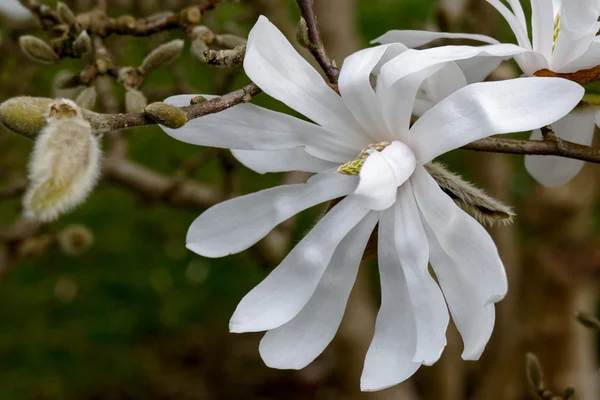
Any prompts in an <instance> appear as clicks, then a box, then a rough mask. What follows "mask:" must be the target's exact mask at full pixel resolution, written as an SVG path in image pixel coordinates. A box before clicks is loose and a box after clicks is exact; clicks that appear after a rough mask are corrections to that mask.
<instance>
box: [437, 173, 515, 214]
mask: <svg viewBox="0 0 600 400" xmlns="http://www.w3.org/2000/svg"><path fill="white" fill-rule="evenodd" d="M425 168H426V169H427V172H429V174H430V175H431V176H432V177H433V179H435V181H436V182H437V184H438V185H439V186H440V188H441V189H442V190H443V191H444V192H445V193H446V194H447V195H448V196H450V197H451V198H452V200H454V202H455V203H456V204H457V205H458V206H459V207H461V208H462V209H463V210H465V211H466V212H468V213H469V214H471V216H473V217H475V219H477V220H478V221H479V222H481V223H482V224H489V225H492V224H494V223H497V222H503V223H505V224H509V223H511V222H512V220H513V217H514V216H515V213H514V212H513V210H512V209H511V208H510V207H509V206H507V205H505V204H503V203H502V202H501V201H499V200H497V199H495V198H493V197H492V196H490V195H488V194H487V193H485V192H484V191H483V190H481V189H479V188H478V187H475V186H474V185H472V184H471V183H469V182H467V181H465V180H464V179H463V178H462V177H460V176H458V175H456V174H453V173H452V172H450V171H448V170H447V169H446V167H444V165H442V164H440V163H437V162H432V163H429V164H427V165H425Z"/></svg>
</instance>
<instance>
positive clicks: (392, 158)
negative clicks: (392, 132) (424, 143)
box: [354, 141, 416, 210]
mask: <svg viewBox="0 0 600 400" xmlns="http://www.w3.org/2000/svg"><path fill="white" fill-rule="evenodd" d="M415 163H416V160H415V156H414V154H413V152H412V150H411V149H410V148H409V147H408V146H407V145H405V144H404V143H402V142H398V141H396V142H393V143H392V144H390V145H389V146H388V147H386V148H385V149H383V151H382V152H381V153H379V152H377V151H375V152H373V154H371V155H369V157H367V159H366V160H365V163H364V164H363V166H362V168H361V170H360V175H359V176H360V182H359V184H358V187H357V188H356V190H355V191H354V194H355V195H356V197H357V198H358V199H359V200H360V201H361V202H362V203H363V204H364V205H365V207H368V208H370V209H371V210H385V209H386V208H388V207H390V206H391V205H392V204H394V201H396V189H397V187H398V186H400V185H401V184H402V183H404V182H405V181H406V180H407V179H408V178H409V177H410V175H411V174H412V173H413V171H414V169H415Z"/></svg>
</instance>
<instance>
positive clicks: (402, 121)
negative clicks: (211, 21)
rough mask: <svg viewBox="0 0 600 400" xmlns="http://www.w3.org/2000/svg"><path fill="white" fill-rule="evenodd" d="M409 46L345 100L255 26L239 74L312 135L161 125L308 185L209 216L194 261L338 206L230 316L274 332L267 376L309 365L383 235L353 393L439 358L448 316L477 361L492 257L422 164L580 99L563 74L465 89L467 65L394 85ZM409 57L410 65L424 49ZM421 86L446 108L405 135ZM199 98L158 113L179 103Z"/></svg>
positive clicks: (394, 49) (240, 126)
mask: <svg viewBox="0 0 600 400" xmlns="http://www.w3.org/2000/svg"><path fill="white" fill-rule="evenodd" d="M404 50H405V47H404V46H402V45H398V44H393V45H383V46H379V47H374V48H370V49H366V50H363V51H360V52H358V53H355V54H353V55H351V56H350V57H348V58H347V59H346V60H345V62H344V64H343V67H342V70H341V73H340V79H339V91H340V93H341V95H338V94H337V93H336V92H335V91H334V90H333V89H331V87H329V86H328V85H327V84H326V83H325V82H324V80H323V79H322V77H321V75H320V74H319V73H318V72H317V71H316V70H315V69H313V68H312V67H311V66H310V64H309V63H308V62H307V61H306V60H304V59H303V58H302V57H301V56H300V55H299V54H298V53H297V52H296V51H295V50H294V48H293V47H292V45H291V44H290V43H289V42H288V41H287V40H286V39H285V38H284V36H283V35H282V34H281V32H279V31H278V30H277V28H275V26H273V25H272V24H271V23H270V22H269V21H268V20H267V19H266V18H264V17H261V18H260V19H259V21H258V23H257V24H256V26H255V27H254V28H253V29H252V31H251V32H250V36H249V39H248V47H247V53H246V58H245V64H244V67H245V70H246V73H247V74H248V76H249V77H250V78H251V79H252V80H253V81H254V82H255V83H256V84H257V85H258V86H260V88H261V89H263V90H264V91H265V92H266V93H267V94H269V95H270V96H272V97H274V98H275V99H278V100H280V101H282V102H283V103H285V104H287V105H288V106H290V107H291V108H292V109H294V110H296V111H298V112H299V113H301V114H303V115H304V116H306V117H307V118H309V119H311V120H312V121H314V122H315V123H310V122H306V121H303V120H301V119H298V118H295V117H292V116H289V115H286V114H282V113H278V112H274V111H270V110H267V109H264V108H260V107H257V106H255V105H252V104H243V105H238V106H235V107H233V108H230V109H228V110H226V111H223V112H220V113H218V114H213V115H208V116H205V117H202V118H199V119H197V120H193V121H191V122H190V123H188V124H187V125H186V126H185V127H183V128H181V129H178V130H170V129H165V128H163V129H165V131H166V132H167V133H168V134H169V135H171V136H173V137H175V138H177V139H179V140H182V141H185V142H188V143H193V144H199V145H205V146H214V147H221V148H230V149H235V150H233V152H234V154H235V156H236V157H237V158H238V159H239V160H241V161H242V162H243V163H244V164H245V165H246V166H248V167H250V168H252V169H254V170H255V171H258V172H260V173H265V172H280V171H291V170H300V171H308V172H314V173H316V175H315V176H313V177H312V178H311V179H309V180H308V182H307V183H305V184H297V185H284V186H279V187H275V188H271V189H267V190H263V191H261V192H257V193H253V194H250V195H246V196H242V197H239V198H235V199H232V200H229V201H226V202H224V203H221V204H218V205H216V206H214V207H212V208H211V209H209V210H207V211H206V212H205V213H203V214H202V215H201V216H200V217H199V218H198V219H197V220H196V221H195V222H194V223H193V224H192V226H191V227H190V230H189V232H188V237H187V246H188V248H189V249H191V250H193V251H194V252H196V253H198V254H201V255H203V256H207V257H222V256H226V255H228V254H232V253H237V252H240V251H242V250H245V249H247V248H249V247H250V246H252V245H253V244H255V243H256V242H258V241H259V240H260V239H261V238H263V237H264V236H265V235H266V234H267V233H268V232H269V231H271V230H272V229H273V228H274V227H275V226H277V225H278V224H279V223H281V222H283V221H285V220H286V219H288V218H290V217H291V216H293V215H294V214H296V213H298V212H300V211H302V210H305V209H307V208H310V207H312V206H314V205H317V204H320V203H323V202H326V201H330V200H334V199H340V198H343V199H342V200H341V201H340V202H339V203H338V204H337V205H336V206H335V207H333V208H332V209H331V210H330V211H329V212H328V213H327V214H326V215H325V216H324V217H323V218H322V219H321V220H320V221H319V222H318V223H317V225H316V226H315V227H314V228H313V229H312V230H311V231H310V232H309V233H308V234H307V235H306V236H305V237H304V239H303V240H302V241H301V242H300V243H299V244H298V245H297V246H296V247H295V248H294V249H293V250H292V251H291V252H290V253H289V255H288V256H287V257H286V258H285V259H284V260H283V262H282V263H281V264H280V265H279V266H278V267H277V268H276V269H275V270H274V271H273V272H272V273H271V274H270V275H269V276H268V277H267V278H266V279H265V280H264V281H263V282H262V283H260V284H259V285H258V286H257V287H256V288H254V289H253V290H252V291H251V292H250V293H249V294H248V295H246V297H244V299H243V300H242V301H241V303H240V304H239V305H238V307H237V309H236V311H235V313H234V315H233V317H232V319H231V323H230V329H231V331H232V332H256V331H267V333H266V334H265V336H264V338H263V339H262V341H261V344H260V353H261V356H262V358H263V360H264V361H265V363H266V364H267V365H269V366H271V367H275V368H284V369H300V368H303V367H305V366H306V365H308V364H309V363H310V362H312V361H313V360H314V359H315V358H316V357H317V356H318V355H319V354H320V353H321V352H322V351H323V350H324V349H325V347H327V345H328V344H329V343H330V341H331V340H332V339H333V337H334V335H335V333H336V331H337V329H338V327H339V324H340V322H341V320H342V316H343V313H344V309H345V306H346V302H347V300H348V296H349V293H350V290H351V288H352V285H353V283H354V280H355V278H356V273H357V270H358V267H359V263H360V261H361V258H362V255H363V251H364V249H365V246H366V244H367V241H368V239H369V237H370V236H371V234H372V232H373V229H374V228H375V227H376V225H377V224H379V226H378V228H377V229H378V231H379V241H378V253H379V257H378V258H379V268H380V272H381V285H382V305H381V309H380V310H379V314H378V317H377V324H376V328H375V336H374V338H373V342H372V344H371V347H370V348H369V351H368V354H367V356H366V360H365V366H364V372H363V377H362V381H361V387H362V389H363V390H379V389H383V388H386V387H389V386H393V385H395V384H398V383H400V382H402V381H403V380H405V379H407V378H408V377H410V376H411V375H412V374H413V373H414V372H415V371H416V370H417V369H418V368H419V367H420V366H421V365H422V364H426V365H430V364H432V363H434V362H435V361H436V360H438V359H439V357H440V355H441V353H442V350H443V348H444V346H445V344H446V338H445V331H446V328H447V325H448V320H449V314H448V308H449V310H450V313H451V315H452V317H453V319H454V322H455V324H456V326H457V327H458V329H459V331H460V333H461V335H462V337H463V340H464V343H465V349H464V353H463V358H465V359H477V358H479V356H480V355H481V353H482V351H483V349H484V347H485V345H486V343H487V341H488V339H489V337H490V334H491V332H492V328H493V325H494V303H495V302H497V301H499V300H500V299H502V297H503V296H504V295H505V293H506V290H507V281H506V276H505V271H504V268H503V265H502V262H501V260H500V258H499V256H498V252H497V249H496V246H495V245H494V243H493V241H492V239H491V237H490V236H489V235H488V233H487V232H486V231H485V229H484V228H483V227H482V226H481V225H479V224H478V223H477V222H476V221H475V220H474V219H473V218H472V217H470V216H469V215H468V214H466V213H465V212H464V211H462V210H461V209H460V208H459V207H458V206H456V205H455V203H454V202H453V201H452V200H451V199H450V197H448V196H447V195H446V194H445V193H444V192H443V191H442V190H441V189H440V187H439V186H438V185H437V184H436V182H435V181H434V179H433V178H432V177H431V176H430V175H429V174H428V173H427V172H426V170H425V169H424V167H423V165H424V164H426V163H428V162H429V161H431V160H432V159H434V158H435V157H437V156H438V155H440V154H443V153H445V152H447V151H450V150H452V149H455V148H457V147H460V146H463V145H465V144H467V143H469V142H471V141H473V140H476V139H479V138H482V137H485V136H488V135H490V134H492V133H507V132H514V131H521V130H525V129H533V128H537V127H540V126H543V125H545V124H547V123H549V122H551V121H554V120H556V119H559V118H561V117H563V116H564V115H565V114H566V113H568V112H569V111H570V110H571V109H572V108H573V107H574V106H575V105H576V104H577V102H578V101H579V100H580V99H581V97H582V95H583V89H582V88H581V87H580V86H579V85H577V84H575V83H573V82H569V81H567V80H563V79H556V78H527V79H516V80H512V81H505V82H490V83H479V84H473V85H468V86H467V85H466V80H465V77H464V75H462V72H461V71H460V69H459V68H458V67H457V66H456V65H455V64H453V63H446V62H440V63H430V64H431V65H429V66H428V67H427V68H424V69H420V70H418V71H417V72H416V73H408V74H405V75H404V76H400V75H398V74H395V73H392V72H394V71H393V70H390V66H393V63H392V62H389V60H390V59H391V58H392V57H394V56H396V55H398V54H399V53H401V52H402V51H404ZM408 61H410V62H414V63H418V62H419V58H418V53H416V54H413V58H412V59H409V60H408ZM440 71H445V72H444V73H440ZM372 74H375V75H377V86H376V88H375V89H373V88H372V86H371V83H370V77H371V75H372ZM427 78H429V79H432V80H433V81H430V82H428V85H429V86H428V87H429V89H430V91H432V90H433V89H435V90H433V91H434V92H436V93H437V94H438V95H441V93H444V94H445V96H446V98H445V99H443V100H442V101H441V102H439V103H438V104H436V105H435V106H433V107H431V108H430V109H429V110H428V111H427V112H425V113H424V114H423V116H422V117H421V118H420V119H419V120H418V121H417V122H416V123H414V125H412V127H411V126H410V120H411V113H412V110H413V106H414V102H415V96H416V93H417V91H418V90H419V87H420V86H421V85H422V83H423V81H424V80H425V79H427ZM434 82H438V84H437V85H434V84H433V83H434ZM193 97H194V96H177V97H174V98H171V99H168V100H167V102H169V103H171V104H175V105H179V106H183V105H187V104H189V101H190V99H191V98H193ZM361 157H362V158H361ZM357 158H358V159H357ZM363 159H364V164H363V165H362V167H361V166H360V164H361V163H362V160H363ZM353 160H354V161H353ZM349 161H351V163H350V164H346V163H348V162H349ZM343 164H345V167H342V170H343V169H344V168H347V169H352V168H353V167H354V168H356V169H360V174H359V176H350V175H344V174H341V173H338V172H336V170H337V169H338V167H340V165H343ZM428 262H431V265H432V267H433V269H434V271H435V273H436V276H437V278H438V281H439V286H438V283H436V281H435V280H434V279H433V278H432V276H431V275H430V273H429V271H428Z"/></svg>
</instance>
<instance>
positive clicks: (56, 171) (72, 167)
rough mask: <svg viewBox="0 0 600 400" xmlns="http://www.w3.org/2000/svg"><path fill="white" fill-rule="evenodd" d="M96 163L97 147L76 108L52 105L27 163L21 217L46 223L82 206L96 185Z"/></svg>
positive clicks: (70, 104)
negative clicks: (27, 180) (22, 214)
mask: <svg viewBox="0 0 600 400" xmlns="http://www.w3.org/2000/svg"><path fill="white" fill-rule="evenodd" d="M100 162H101V150H100V143H99V141H98V138H97V137H96V136H94V135H93V133H92V127H91V126H90V123H89V122H87V121H86V120H84V119H83V116H82V114H81V109H80V108H79V106H77V105H76V104H75V103H74V102H73V101H71V100H66V99H62V100H56V101H54V102H52V103H51V104H50V107H49V111H48V114H47V125H46V127H45V128H44V129H43V130H42V131H41V132H40V134H39V135H38V137H37V139H36V141H35V145H34V149H33V153H32V155H31V159H30V162H29V181H30V186H29V187H28V189H27V192H26V193H25V197H24V199H23V207H24V210H25V216H27V217H30V218H33V219H36V220H38V221H42V222H49V221H52V220H55V219H56V218H58V217H59V216H60V215H62V214H64V213H66V212H68V211H70V210H71V209H73V208H74V207H76V206H77V205H79V204H80V203H82V202H83V201H84V200H85V199H86V198H87V197H88V195H89V194H90V192H91V191H92V189H93V188H94V186H95V185H96V182H97V181H98V178H99V176H100V169H101V165H100Z"/></svg>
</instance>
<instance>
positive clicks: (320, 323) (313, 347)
mask: <svg viewBox="0 0 600 400" xmlns="http://www.w3.org/2000/svg"><path fill="white" fill-rule="evenodd" d="M378 219H379V213H376V212H371V213H370V214H369V215H367V216H366V217H365V219H363V220H362V221H361V222H360V223H359V224H358V225H357V226H356V227H355V228H354V229H352V230H351V231H350V233H348V235H347V236H346V237H345V238H344V240H342V242H341V243H340V245H339V246H338V248H337V249H336V250H335V253H334V254H333V257H332V258H331V262H330V263H329V266H328V267H327V269H326V270H325V273H324V274H323V278H321V281H320V282H319V285H318V286H317V289H316V290H315V293H314V294H313V296H312V297H311V298H310V300H309V301H308V303H307V304H306V306H304V308H303V309H302V311H300V313H299V314H298V315H296V317H294V318H293V319H292V320H291V321H289V322H287V323H286V324H284V325H282V326H280V327H279V328H275V329H272V330H270V331H268V332H267V333H266V334H265V336H264V337H263V339H262V340H261V342H260V347H259V350H260V355H261V356H262V359H263V360H264V361H265V364H267V365H268V366H269V367H271V368H280V369H301V368H304V367H306V366H307V365H308V364H310V363H311V362H312V361H313V360H314V359H315V358H317V356H318V355H319V354H321V353H322V352H323V350H325V348H326V347H327V345H329V343H330V342H331V340H332V339H333V337H334V336H335V333H336V332H337V330H338V328H339V326H340V323H341V322H342V317H343V315H344V310H345V308H346V303H347V302H348V296H349V295H350V291H351V289H352V286H353V285H354V281H355V279H356V274H357V272H358V267H359V265H360V261H361V258H362V255H363V252H364V249H365V247H366V245H367V242H368V240H369V237H370V236H371V234H372V233H373V228H375V225H376V224H377V221H378Z"/></svg>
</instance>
